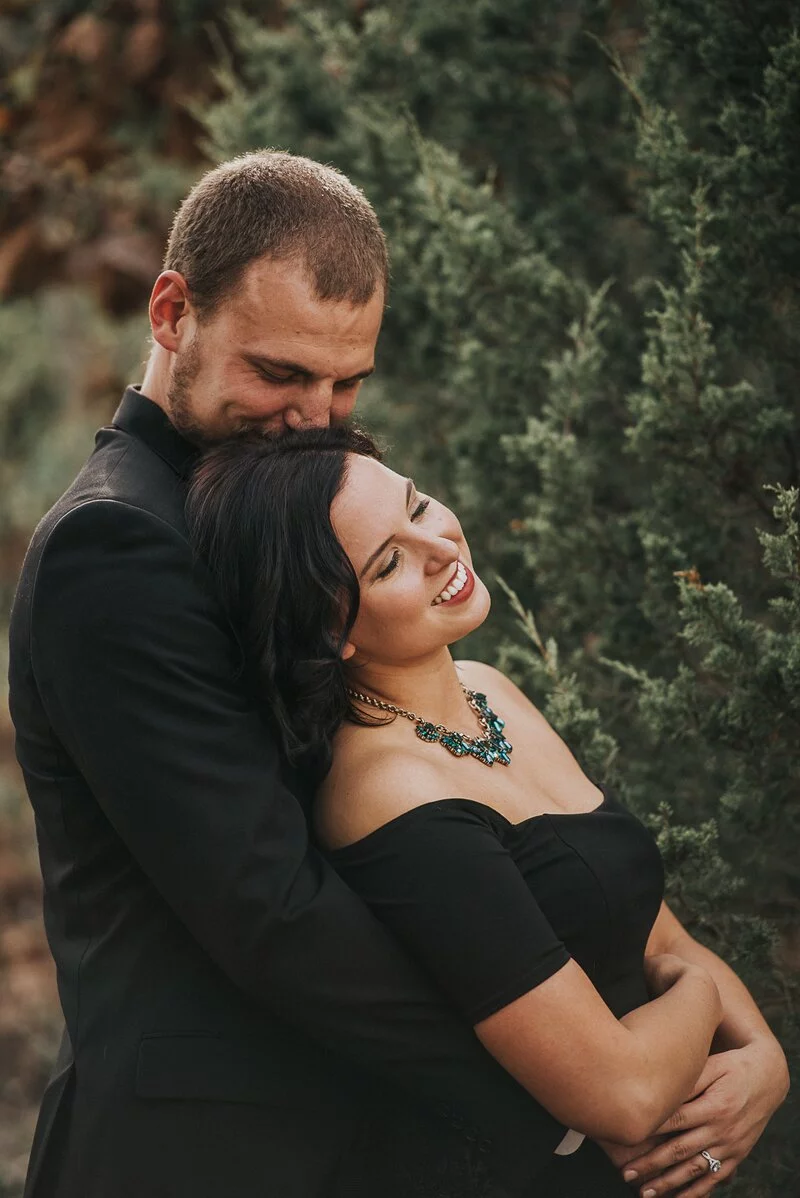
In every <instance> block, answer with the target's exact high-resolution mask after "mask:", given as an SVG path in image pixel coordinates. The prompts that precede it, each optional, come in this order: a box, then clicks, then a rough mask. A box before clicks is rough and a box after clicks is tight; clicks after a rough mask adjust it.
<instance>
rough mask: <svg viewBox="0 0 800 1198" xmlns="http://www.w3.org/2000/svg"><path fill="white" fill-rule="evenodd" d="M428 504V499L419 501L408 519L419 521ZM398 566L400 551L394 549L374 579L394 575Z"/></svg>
mask: <svg viewBox="0 0 800 1198" xmlns="http://www.w3.org/2000/svg"><path fill="white" fill-rule="evenodd" d="M430 503H431V501H430V499H421V500H420V501H419V503H418V504H417V506H416V507H415V508H414V510H413V512H412V513H411V515H410V517H409V519H411V520H419V518H420V517H421V516H424V515H425V513H426V512H427V510H428V508H429V507H430ZM399 564H400V550H399V549H395V550H394V551H393V552H392V556H391V557H390V558H389V561H388V562H387V563H386V565H385V566H384V567H383V569H382V570H379V571H378V573H377V575H376V578H388V577H389V575H390V574H393V573H394V571H395V570H396V569H397V567H398V566H399Z"/></svg>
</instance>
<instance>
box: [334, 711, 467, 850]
mask: <svg viewBox="0 0 800 1198" xmlns="http://www.w3.org/2000/svg"><path fill="white" fill-rule="evenodd" d="M363 731H364V732H365V733H366V734H370V733H372V734H373V735H375V734H376V733H377V730H372V729H365V730H363ZM420 749H421V750H422V751H420ZM420 749H417V747H416V745H415V744H414V740H413V737H412V740H411V743H410V744H409V745H404V744H399V743H396V742H395V743H389V744H387V743H386V741H385V740H384V739H383V737H378V738H377V739H376V740H375V741H373V742H372V743H369V740H368V736H367V735H362V736H360V737H355V736H353V737H349V738H347V740H346V741H345V743H344V744H342V745H341V746H340V750H339V751H335V752H334V763H333V766H332V768H331V771H330V773H329V774H328V776H327V777H326V779H325V781H324V782H323V783H322V786H321V787H320V789H319V791H318V793H317V796H316V799H315V801H314V830H315V832H316V835H317V837H318V838H319V841H320V843H321V844H322V846H323V847H324V848H327V849H338V848H343V847H344V846H345V845H348V844H353V843H355V841H357V840H362V839H363V838H364V837H365V836H368V835H369V833H370V832H374V831H375V830H376V829H377V828H380V827H381V826H382V825H383V824H386V823H388V822H389V821H390V820H392V819H395V818H396V817H397V816H398V815H403V814H404V813H405V812H406V811H410V810H411V808H413V807H419V806H421V805H422V804H424V803H432V802H435V801H436V800H438V799H441V798H443V797H445V796H446V795H447V793H448V790H447V788H448V781H447V776H446V772H445V771H444V770H443V769H441V768H439V767H438V765H437V761H436V759H435V758H434V757H433V756H432V755H431V754H426V753H425V751H424V750H425V746H422V745H420Z"/></svg>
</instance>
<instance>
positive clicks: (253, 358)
mask: <svg viewBox="0 0 800 1198" xmlns="http://www.w3.org/2000/svg"><path fill="white" fill-rule="evenodd" d="M244 356H245V358H246V359H247V361H248V362H250V363H252V365H253V366H261V367H265V368H266V369H267V370H270V369H272V370H275V369H277V370H285V371H286V372H287V373H288V374H299V375H300V377H301V378H306V379H308V378H311V377H312V375H313V373H314V372H313V371H311V370H309V369H308V367H307V366H301V365H300V363H299V362H287V361H285V360H284V359H283V358H266V357H264V356H263V355H262V354H247V353H246V354H245V355H244ZM374 373H375V367H374V366H370V367H369V369H368V370H361V371H359V373H358V374H351V375H348V376H347V378H346V379H341V380H339V381H340V382H349V381H350V379H354V380H357V381H359V382H360V381H361V380H362V379H366V378H369V376H370V375H371V374H374Z"/></svg>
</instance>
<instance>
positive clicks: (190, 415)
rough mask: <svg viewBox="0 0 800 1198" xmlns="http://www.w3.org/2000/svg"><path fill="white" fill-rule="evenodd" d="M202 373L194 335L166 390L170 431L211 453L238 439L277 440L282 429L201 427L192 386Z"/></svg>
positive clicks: (241, 423)
mask: <svg viewBox="0 0 800 1198" xmlns="http://www.w3.org/2000/svg"><path fill="white" fill-rule="evenodd" d="M202 369H203V355H202V354H201V352H200V346H199V344H198V335H197V333H195V335H194V337H193V338H192V341H191V344H190V345H188V346H187V348H186V349H185V350H184V351H183V353H182V354H180V355H179V357H178V359H177V361H176V362H175V366H174V368H173V371H172V378H171V379H170V384H169V387H168V388H167V414H168V416H169V419H170V422H171V423H172V425H173V427H174V428H176V429H177V430H178V432H179V433H180V434H181V436H183V437H185V438H186V440H187V441H191V443H192V444H193V445H196V446H197V448H198V449H210V448H211V447H212V446H214V445H219V444H220V443H221V442H222V441H231V440H235V439H236V438H237V437H250V438H252V437H265V438H267V439H271V438H272V437H279V436H280V435H281V433H282V432H283V431H284V429H283V428H278V429H275V430H270V429H265V428H264V427H263V426H262V425H261V424H259V423H257V422H256V421H248V420H240V421H237V422H236V423H234V424H231V425H230V426H228V427H227V428H224V429H223V428H219V429H209V428H207V427H206V426H204V425H202V424H200V423H199V422H198V421H197V419H196V418H195V416H194V412H193V411H192V385H193V384H194V382H195V381H196V379H197V377H198V375H199V374H200V372H201V371H202Z"/></svg>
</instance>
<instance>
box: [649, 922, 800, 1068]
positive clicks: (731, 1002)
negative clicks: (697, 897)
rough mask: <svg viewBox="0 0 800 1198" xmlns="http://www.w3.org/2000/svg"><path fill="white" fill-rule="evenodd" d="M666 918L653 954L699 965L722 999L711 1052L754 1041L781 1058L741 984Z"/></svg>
mask: <svg viewBox="0 0 800 1198" xmlns="http://www.w3.org/2000/svg"><path fill="white" fill-rule="evenodd" d="M668 916H669V923H667V921H666V919H665V920H664V931H665V933H668V934H667V935H664V936H663V937H662V941H661V943H659V945H658V949H657V951H658V952H669V953H674V955H675V956H676V957H680V958H681V959H682V960H684V961H688V962H689V963H690V964H692V965H700V966H701V967H702V968H703V969H705V970H707V971H708V972H709V973H710V974H711V976H712V978H713V979H714V981H715V982H716V984H717V989H718V990H719V994H720V998H721V999H722V1020H721V1022H720V1025H719V1027H718V1028H717V1033H716V1035H715V1037H714V1043H713V1050H714V1051H716V1052H723V1051H725V1050H726V1049H730V1048H743V1047H744V1046H745V1045H747V1044H751V1043H752V1042H753V1041H754V1040H762V1039H763V1040H764V1041H765V1043H766V1042H772V1043H773V1044H774V1048H775V1050H776V1055H777V1054H779V1055H780V1057H781V1058H783V1051H782V1049H781V1047H780V1044H779V1043H778V1041H777V1040H776V1039H775V1036H774V1035H773V1032H772V1029H771V1028H770V1026H769V1024H768V1023H767V1021H766V1019H765V1018H764V1016H763V1015H762V1014H761V1012H760V1011H759V1009H758V1007H757V1005H756V1002H755V999H754V998H753V996H752V995H751V994H750V991H749V990H748V989H747V987H746V986H745V984H744V982H742V981H741V980H740V978H738V977H737V976H736V974H735V973H734V972H733V970H732V969H731V967H730V966H729V965H726V964H725V962H724V961H723V960H721V958H720V957H718V956H717V954H716V953H713V952H712V951H711V949H709V948H706V947H705V946H704V945H702V944H700V943H699V942H698V941H697V940H695V939H694V937H693V936H690V935H689V933H688V932H687V931H686V929H685V928H684V927H683V925H682V924H681V923H680V922H679V921H678V920H677V919H676V918H675V917H674V916H673V915H672V913H671V912H669V913H668ZM784 1065H785V1061H784Z"/></svg>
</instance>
